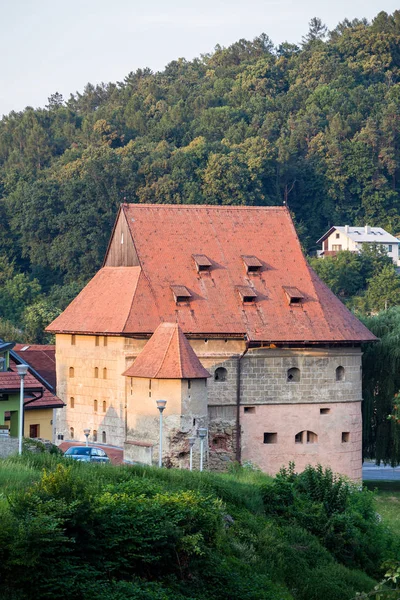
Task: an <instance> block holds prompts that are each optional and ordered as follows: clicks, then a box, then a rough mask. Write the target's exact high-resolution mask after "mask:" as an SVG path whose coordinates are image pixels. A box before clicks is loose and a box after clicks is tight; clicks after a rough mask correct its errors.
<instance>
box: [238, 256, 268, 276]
mask: <svg viewBox="0 0 400 600" xmlns="http://www.w3.org/2000/svg"><path fill="white" fill-rule="evenodd" d="M242 261H243V262H244V266H245V267H246V271H247V273H259V272H260V271H261V269H262V266H263V265H262V262H261V261H260V260H258V258H257V257H256V256H247V255H246V256H242Z"/></svg>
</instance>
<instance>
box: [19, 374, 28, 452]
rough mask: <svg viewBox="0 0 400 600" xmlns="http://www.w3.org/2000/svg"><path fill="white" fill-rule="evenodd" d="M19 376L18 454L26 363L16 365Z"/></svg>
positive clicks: (22, 426) (22, 433)
mask: <svg viewBox="0 0 400 600" xmlns="http://www.w3.org/2000/svg"><path fill="white" fill-rule="evenodd" d="M17 371H18V375H19V376H20V388H19V419H18V454H22V436H23V435H24V379H25V375H26V374H27V372H28V365H17Z"/></svg>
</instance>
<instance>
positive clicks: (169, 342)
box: [154, 323, 179, 377]
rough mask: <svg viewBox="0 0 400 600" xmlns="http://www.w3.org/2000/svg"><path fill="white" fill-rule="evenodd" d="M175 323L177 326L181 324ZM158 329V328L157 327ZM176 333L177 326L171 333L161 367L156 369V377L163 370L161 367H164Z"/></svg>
mask: <svg viewBox="0 0 400 600" xmlns="http://www.w3.org/2000/svg"><path fill="white" fill-rule="evenodd" d="M173 325H175V326H176V327H179V325H178V324H177V323H175V324H174V323H173ZM157 329H158V328H157ZM154 333H155V332H154ZM174 333H175V328H174V330H173V331H172V334H171V336H170V338H169V341H168V344H167V346H166V349H165V352H164V355H163V358H162V361H161V362H160V367H159V369H158V370H157V371H156V374H155V377H157V375H158V374H159V372H160V371H161V369H162V367H163V365H164V362H165V359H166V358H167V354H168V351H169V349H170V346H171V343H172V338H173V337H174ZM178 347H179V346H178Z"/></svg>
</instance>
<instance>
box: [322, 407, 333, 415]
mask: <svg viewBox="0 0 400 600" xmlns="http://www.w3.org/2000/svg"><path fill="white" fill-rule="evenodd" d="M319 412H320V414H321V415H329V413H330V412H331V409H330V408H320V409H319Z"/></svg>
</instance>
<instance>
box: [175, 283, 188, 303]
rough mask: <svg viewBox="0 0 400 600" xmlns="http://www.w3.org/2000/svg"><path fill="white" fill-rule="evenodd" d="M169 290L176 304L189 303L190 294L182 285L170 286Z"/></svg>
mask: <svg viewBox="0 0 400 600" xmlns="http://www.w3.org/2000/svg"><path fill="white" fill-rule="evenodd" d="M171 290H172V292H173V294H174V298H175V302H176V303H177V304H180V303H181V302H189V300H190V298H191V297H192V294H191V293H190V292H189V290H188V289H187V287H185V286H184V285H171Z"/></svg>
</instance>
